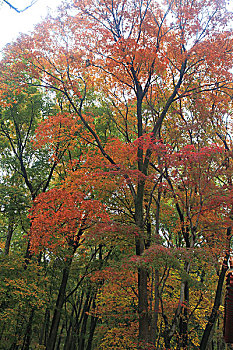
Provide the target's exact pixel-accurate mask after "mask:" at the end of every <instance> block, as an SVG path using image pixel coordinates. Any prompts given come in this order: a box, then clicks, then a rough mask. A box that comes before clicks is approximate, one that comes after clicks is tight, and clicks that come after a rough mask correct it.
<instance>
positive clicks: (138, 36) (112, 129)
mask: <svg viewBox="0 0 233 350" xmlns="http://www.w3.org/2000/svg"><path fill="white" fill-rule="evenodd" d="M231 19H232V18H231V14H230V13H228V11H227V9H226V4H225V2H224V1H208V0H195V1H192V2H190V1H185V0H184V1H179V2H177V1H172V0H171V1H164V2H161V3H160V2H156V1H147V0H144V1H136V0H135V1H124V0H115V1H108V0H106V1H98V0H90V1H86V2H83V1H81V0H80V1H75V2H74V5H70V6H69V5H67V6H64V8H63V9H61V10H60V15H59V17H57V18H52V17H50V18H47V19H46V21H45V22H43V23H42V24H40V25H38V26H37V27H36V28H35V30H34V32H33V33H31V34H30V35H22V36H21V37H20V38H19V39H18V40H17V41H16V42H15V43H13V44H11V45H8V47H7V48H6V49H5V55H4V58H3V60H2V61H1V72H2V73H1V77H0V80H1V82H2V84H3V87H4V88H3V89H2V92H1V101H2V102H1V103H2V106H3V108H6V109H7V108H13V109H14V103H15V102H14V100H13V99H15V98H16V99H17V96H20V94H21V93H23V92H24V91H25V89H27V88H28V86H31V88H32V87H33V88H35V87H36V88H39V89H40V91H41V93H42V94H43V95H44V96H47V97H51V99H52V100H53V101H54V105H56V108H55V109H54V111H53V113H49V115H48V117H47V118H45V119H44V120H43V121H41V123H40V124H39V126H38V128H37V130H36V136H35V139H34V147H37V148H40V147H41V148H44V149H47V150H49V152H50V167H49V168H50V169H51V171H50V173H49V174H50V175H49V177H48V179H49V182H46V184H47V186H46V190H47V189H49V186H50V185H51V183H50V180H51V179H53V184H54V185H55V184H56V186H55V187H54V188H51V189H50V190H49V191H47V192H45V191H44V189H42V191H43V192H45V193H43V194H40V195H39V196H38V194H39V192H41V187H38V191H35V188H34V187H32V184H31V182H30V181H28V182H27V181H26V184H27V186H29V185H30V186H31V189H30V186H29V187H28V188H29V190H30V191H31V194H32V193H33V196H32V197H33V199H34V200H35V201H34V207H33V211H32V213H31V218H32V228H31V232H30V235H29V236H30V242H31V245H32V246H31V251H33V250H34V251H36V252H38V251H50V252H53V254H55V255H57V256H63V255H66V253H67V249H68V251H69V249H71V252H70V253H69V254H70V255H69V257H68V258H67V261H66V263H67V264H66V266H65V267H64V269H63V270H62V273H61V275H62V276H63V277H62V280H61V285H60V288H61V289H60V292H61V293H59V294H60V295H62V296H61V298H60V299H59V298H58V299H57V302H58V303H59V305H58V304H57V306H56V310H57V314H59V315H57V316H56V315H55V313H56V312H55V313H54V322H55V323H56V325H55V324H54V323H53V322H52V323H51V327H50V330H51V333H50V336H49V338H48V339H49V340H48V339H47V340H46V346H47V349H54V347H55V342H56V339H57V337H58V329H59V322H60V318H61V317H62V315H61V313H62V308H63V305H64V301H65V293H66V289H67V283H68V281H69V273H70V268H71V266H72V264H73V261H74V260H75V256H76V254H78V253H77V252H76V249H77V246H78V247H79V245H82V244H80V242H81V241H82V237H85V239H86V235H87V237H88V239H89V240H90V241H89V242H90V244H93V245H94V246H98V245H100V246H101V247H102V248H101V251H102V249H103V251H104V253H105V254H106V256H108V257H109V256H110V259H109V260H108V259H107V260H108V261H106V264H110V265H111V264H113V266H114V259H117V256H119V257H120V258H119V259H121V260H122V261H125V260H124V259H126V260H129V261H133V263H134V264H135V266H134V268H135V269H136V270H137V279H136V278H135V276H134V280H133V282H132V283H135V280H136V281H137V294H136V295H137V313H136V312H135V310H134V312H135V315H134V316H135V319H134V320H133V322H132V323H131V325H130V327H128V330H129V332H130V331H132V330H135V329H138V344H137V341H136V340H135V342H136V343H135V344H136V345H135V346H136V347H138V348H140V347H141V348H143V346H144V347H147V348H149V346H151V347H152V348H153V346H157V347H160V348H162V347H165V348H166V349H170V348H171V346H173V348H183V349H188V348H189V347H190V346H194V345H195V344H202V345H201V346H202V349H205V348H206V346H207V343H208V341H209V340H210V331H208V332H207V331H205V330H204V324H205V323H204V321H203V320H202V322H201V327H199V328H198V332H196V330H194V329H195V327H196V324H197V323H198V322H199V318H200V317H201V316H200V310H201V309H202V307H203V305H205V303H206V301H207V299H208V298H211V292H210V291H209V289H208V293H209V294H208V297H206V296H204V292H203V290H202V289H203V288H204V286H205V285H207V284H208V282H207V281H208V278H209V277H210V276H211V282H210V283H209V285H208V288H212V286H213V285H216V284H217V289H216V303H214V309H213V310H212V311H213V312H212V313H211V311H210V310H211V305H210V304H208V311H209V313H211V320H212V321H211V322H209V323H208V322H207V323H208V325H209V326H210V324H212V325H211V326H210V329H212V327H213V324H214V323H215V321H216V319H217V312H218V309H219V305H220V295H221V289H222V285H223V278H224V274H225V272H226V268H225V267H224V266H226V265H224V264H225V262H226V260H227V259H228V256H229V244H230V238H231V226H232V222H231V220H232V218H231V206H232V188H231V187H232V186H231V173H232V167H231V161H232V160H231V157H232V154H231V151H230V147H231V146H230V143H229V139H228V137H227V133H228V125H227V124H226V121H227V117H228V118H230V117H231V109H232V103H231V93H232V92H231V91H232V73H231V67H232V32H231V30H230V28H229V26H228V24H229V22H230V21H231ZM6 82H7V83H6ZM9 84H13V86H14V87H15V89H14V90H13V95H10V94H9ZM10 91H12V89H11V90H10ZM4 130H5V134H6V136H7V135H8V140H11V135H10V132H9V131H8V129H6V127H5V129H4V128H3V132H4ZM16 134H17V130H16ZM222 145H223V146H225V148H224V147H222ZM46 166H47V165H45V167H46ZM55 167H56V169H57V170H56V171H57V172H56V173H55ZM21 170H22V164H21ZM24 174H25V173H24ZM25 176H26V175H25ZM25 176H24V179H25V180H26V177H25ZM32 189H33V191H32ZM98 208H105V209H104V211H105V214H104V215H103V214H101V213H102V211H101V210H99V209H98ZM97 218H98V220H97ZM89 220H90V221H89ZM97 223H98V225H97ZM92 224H93V230H92V229H91V228H90V227H91V226H92ZM82 225H84V227H85V229H84V228H83V226H82ZM89 226H90V227H89ZM83 231H85V232H83ZM112 247H114V249H113V248H112ZM180 252H182V254H183V255H181V253H180ZM204 252H205V254H204ZM83 254H85V253H84V252H83ZM135 254H136V256H135ZM100 255H101V254H100ZM205 255H206V256H205ZM207 258H208V259H209V261H212V262H213V265H214V267H215V268H216V270H217V272H215V274H216V275H217V274H218V273H219V272H218V269H219V263H220V262H221V259H224V258H225V260H224V264H223V265H222V272H221V273H220V274H219V280H218V282H217V280H216V279H215V277H213V274H214V272H213V271H214V268H213V267H212V269H211V268H210V267H208V269H207V270H208V273H206V275H205V274H204V268H203V267H201V266H202V265H205V266H208V259H207ZM100 260H101V259H100ZM64 261H65V260H64ZM209 268H210V270H209ZM224 271H225V272H224ZM195 280H196V281H198V283H199V287H198V288H195V287H194V284H195V282H194V281H195ZM63 282H64V283H63ZM103 283H104V282H103ZM113 285H114V283H113ZM113 285H112V289H113V290H108V289H107V288H109V285H108V284H103V290H102V289H101V288H100V291H99V294H98V293H97V292H95V293H94V294H93V295H94V296H93V298H91V303H92V306H93V305H94V303H95V304H96V300H95V299H96V298H97V300H98V298H100V299H99V300H101V298H102V297H103V295H104V294H101V293H104V292H103V291H104V290H108V294H107V295H108V296H109V301H110V300H111V295H112V292H114V287H113ZM105 288H106V289H105ZM124 288H125V286H124ZM169 288H170V289H171V288H172V290H174V295H172V293H171V292H169ZM115 295H117V294H115ZM86 298H87V299H86V301H87V303H89V301H88V300H89V298H90V295H89V294H88V293H87V294H86ZM80 300H83V299H82V297H80ZM130 300H131V301H132V300H133V297H132V296H131V297H130ZM118 302H119V305H121V302H122V300H120V299H118ZM84 304H85V303H84ZM88 305H90V304H88ZM99 306H100V305H98V306H97V310H98V307H99ZM94 308H95V307H94ZM109 308H110V309H111V307H110V305H109ZM125 308H126V309H127V307H126V306H125ZM88 310H89V309H88ZM100 310H101V312H102V314H103V319H104V317H105V314H106V310H105V309H104V307H100ZM171 310H172V311H171ZM89 311H90V310H89ZM89 311H88V312H89ZM118 313H119V314H120V311H118ZM100 317H101V316H100ZM55 319H56V321H55ZM82 320H83V321H84V318H83V319H82ZM106 320H107V318H106V319H105V321H106ZM197 320H198V321H197ZM72 322H76V323H77V322H78V317H76V321H74V318H73V317H71V321H70V327H71V328H70V329H76V330H77V327H78V326H77V324H76V323H75V324H74V323H72ZM85 322H87V321H85ZM85 322H84V323H83V327H84V328H85V327H86V326H87V323H85ZM94 322H96V319H95V321H93V323H92V325H93V324H94ZM106 322H107V321H106ZM137 322H138V325H137ZM84 324H85V326H84ZM130 329H131V330H130ZM120 330H121V325H120V324H118V323H117V322H116V324H114V325H111V326H110V327H109V331H108V335H107V336H105V337H104V338H103V341H102V345H101V346H113V345H111V344H115V345H114V346H120V345H116V344H118V343H117V341H118V340H119V339H118V335H119V332H120ZM52 332H53V334H54V335H53V336H52ZM61 332H62V327H61ZM84 333H85V332H84ZM100 333H101V331H100ZM52 338H53V339H52ZM51 339H52V340H51ZM114 339H115V340H114ZM117 339H118V340H117ZM125 339H126V340H125V341H126V342H130V339H128V338H127V336H126V338H125ZM202 339H205V341H204V340H202ZM80 341H81V340H80ZM114 341H115V343H114ZM119 341H120V340H119ZM69 342H70V339H69V338H68V336H67V343H66V344H69ZM204 343H205V345H204ZM82 344H84V342H83V341H82ZM100 344H101V342H100ZM65 346H66V347H67V346H68V345H65ZM82 346H84V345H82ZM127 346H128V345H127ZM129 346H133V345H132V344H131V345H129ZM195 346H196V345H195Z"/></svg>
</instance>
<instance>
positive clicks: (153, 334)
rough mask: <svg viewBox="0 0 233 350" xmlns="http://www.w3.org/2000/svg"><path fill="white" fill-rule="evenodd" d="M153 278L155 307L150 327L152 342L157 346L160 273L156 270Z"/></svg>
mask: <svg viewBox="0 0 233 350" xmlns="http://www.w3.org/2000/svg"><path fill="white" fill-rule="evenodd" d="M153 278H154V286H153V295H152V297H153V299H152V303H153V307H152V315H151V326H150V342H151V343H152V344H154V345H155V344H156V338H157V324H158V316H159V291H158V285H159V272H158V270H156V269H155V270H154V272H153Z"/></svg>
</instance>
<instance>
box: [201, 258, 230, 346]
mask: <svg viewBox="0 0 233 350" xmlns="http://www.w3.org/2000/svg"><path fill="white" fill-rule="evenodd" d="M228 259H229V253H228V252H227V253H226V254H225V258H224V261H223V264H222V268H221V272H220V275H219V278H218V285H217V290H216V294H215V300H214V305H213V308H212V312H211V315H210V317H209V320H208V322H207V324H206V327H205V330H204V333H203V336H202V339H201V344H200V350H206V349H207V345H208V342H209V340H210V335H211V331H212V328H213V327H214V325H215V322H216V320H217V318H218V310H219V306H220V305H221V299H222V288H223V283H224V279H225V275H226V272H227V270H228V266H227V262H228Z"/></svg>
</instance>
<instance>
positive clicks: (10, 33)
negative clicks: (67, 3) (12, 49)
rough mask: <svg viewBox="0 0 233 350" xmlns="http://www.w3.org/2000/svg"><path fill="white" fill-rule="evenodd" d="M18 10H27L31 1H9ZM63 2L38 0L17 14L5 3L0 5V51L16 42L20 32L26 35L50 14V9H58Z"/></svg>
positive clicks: (58, 0) (59, 0) (60, 0)
mask: <svg viewBox="0 0 233 350" xmlns="http://www.w3.org/2000/svg"><path fill="white" fill-rule="evenodd" d="M8 1H9V2H11V3H12V5H13V6H15V7H16V8H18V9H23V8H25V7H26V6H27V5H28V4H29V3H30V2H31V0H8ZM61 2H62V0H37V2H36V3H35V4H34V5H33V6H32V7H31V8H29V9H27V10H26V11H25V12H22V13H17V12H16V11H14V10H13V9H10V8H9V6H8V5H7V4H5V3H3V4H1V5H0V33H1V35H0V49H1V48H2V47H4V46H5V45H6V44H7V43H9V42H11V41H13V40H15V39H16V38H17V36H18V35H19V33H20V32H22V33H26V32H29V31H31V30H32V29H33V26H34V25H35V24H36V23H38V22H40V21H41V20H42V18H43V17H45V16H46V14H47V13H48V8H50V9H56V7H57V6H59V4H61Z"/></svg>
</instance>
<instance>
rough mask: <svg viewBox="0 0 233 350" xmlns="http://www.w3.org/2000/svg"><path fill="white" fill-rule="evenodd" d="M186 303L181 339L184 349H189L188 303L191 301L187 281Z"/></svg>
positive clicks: (181, 326) (185, 289) (181, 325)
mask: <svg viewBox="0 0 233 350" xmlns="http://www.w3.org/2000/svg"><path fill="white" fill-rule="evenodd" d="M184 303H185V307H184V310H183V314H182V315H181V317H180V325H179V326H180V339H181V348H182V349H184V350H187V349H188V309H187V307H188V303H189V286H188V283H187V282H185V287H184Z"/></svg>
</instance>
